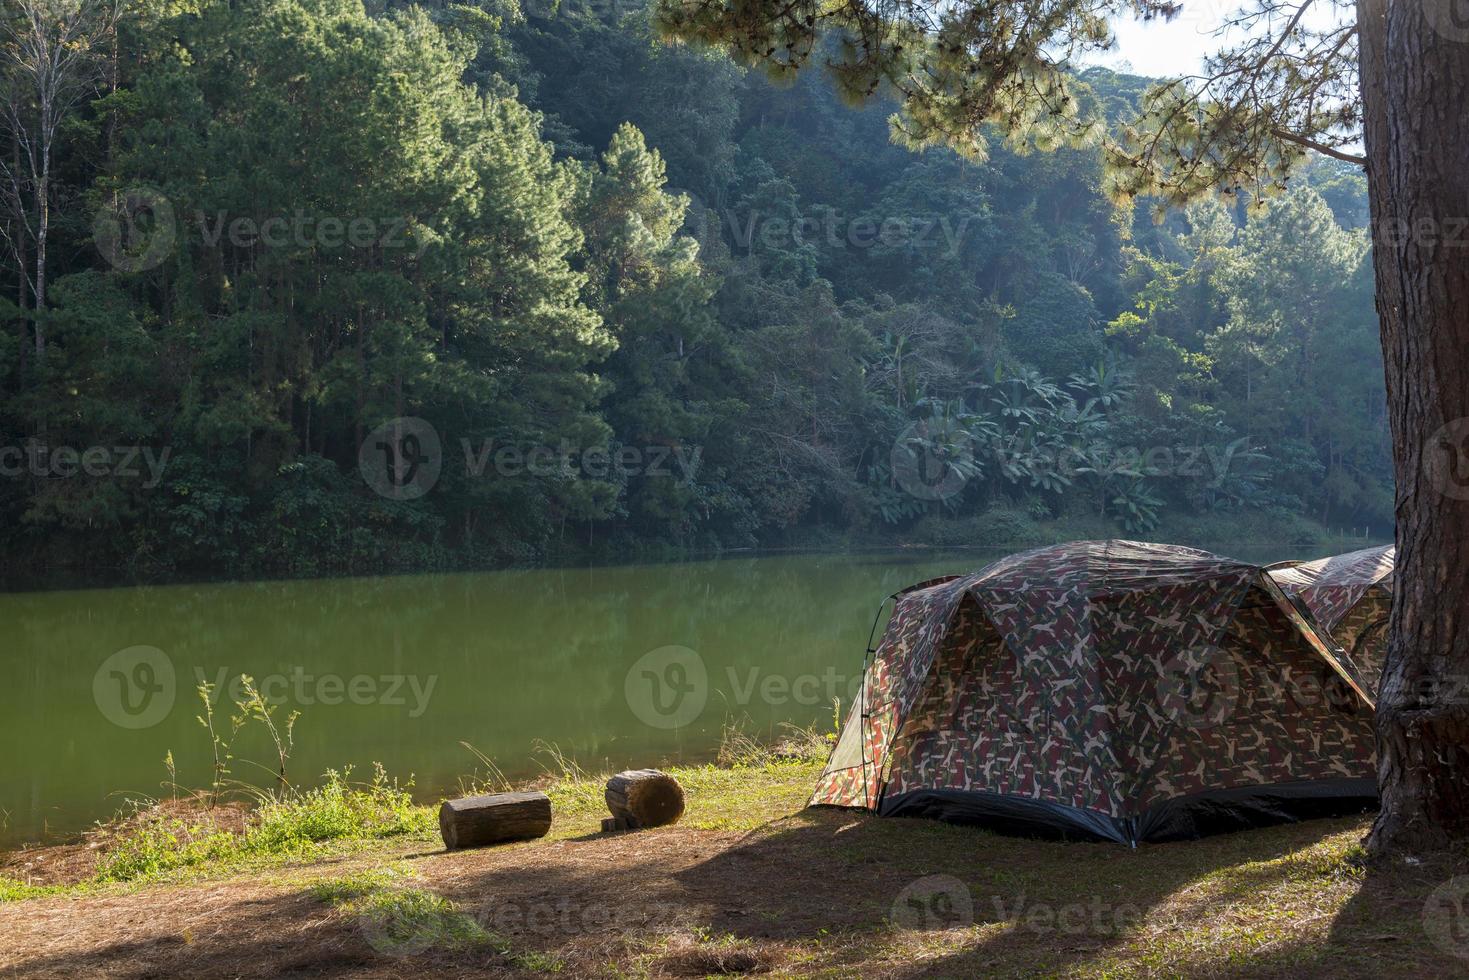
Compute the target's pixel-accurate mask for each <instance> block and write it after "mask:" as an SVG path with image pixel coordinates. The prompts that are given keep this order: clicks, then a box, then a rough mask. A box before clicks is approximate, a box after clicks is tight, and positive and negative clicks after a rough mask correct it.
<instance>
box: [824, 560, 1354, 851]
mask: <svg viewBox="0 0 1469 980" xmlns="http://www.w3.org/2000/svg"><path fill="white" fill-rule="evenodd" d="M891 598H892V599H893V600H894V602H895V604H894V607H893V611H892V615H891V616H890V617H889V619H888V622H887V626H886V628H885V630H884V632H883V634H882V639H881V641H880V642H879V643H878V644H877V646H876V648H875V649H873V650H871V651H869V653H870V660H869V662H868V663H867V666H866V668H865V671H864V676H863V682H862V686H861V688H860V693H859V696H858V700H857V702H856V704H855V705H854V706H853V710H852V711H851V713H850V715H849V716H848V718H847V721H846V724H845V725H844V727H843V729H842V733H841V737H840V738H839V739H838V742H837V745H836V747H835V749H834V750H833V751H832V754H831V758H830V759H829V760H828V762H827V765H826V769H825V770H824V772H823V773H822V775H821V779H820V782H819V784H818V785H817V788H816V792H815V794H814V795H813V797H812V799H811V803H812V804H813V805H833V806H842V807H854V808H861V809H867V810H872V811H876V812H877V813H879V814H881V815H883V816H922V817H933V818H938V819H943V820H949V821H954V822H959V823H976V824H980V825H983V826H987V827H990V828H992V829H996V830H1000V831H1005V832H1012V833H1024V834H1031V835H1041V836H1059V837H1063V838H1078V839H1093V840H1109V841H1117V842H1119V843H1126V844H1132V845H1136V844H1137V843H1138V842H1139V841H1166V840H1180V839H1189V838H1194V837H1198V836H1202V835H1204V834H1209V833H1218V832H1222V831H1229V830H1237V829H1242V828H1246V827H1255V826H1261V825H1264V824H1269V823H1276V822H1281V821H1292V820H1298V819H1303V818H1306V817H1313V816H1326V815H1334V814H1342V813H1355V812H1361V811H1363V810H1366V809H1370V808H1371V807H1373V806H1375V805H1376V779H1375V765H1374V741H1373V730H1372V710H1373V703H1372V699H1371V697H1370V696H1369V694H1368V693H1367V691H1366V688H1365V686H1364V684H1363V681H1362V677H1361V675H1360V672H1359V671H1358V670H1357V667H1356V665H1355V664H1354V663H1352V662H1351V660H1350V658H1349V657H1347V656H1345V655H1344V654H1343V653H1342V652H1341V651H1340V650H1339V649H1338V648H1336V647H1335V646H1334V645H1332V644H1330V643H1328V642H1326V641H1324V640H1323V639H1322V637H1321V636H1320V635H1319V634H1318V633H1317V632H1316V630H1315V628H1314V627H1313V626H1312V625H1311V624H1310V623H1309V622H1308V620H1307V618H1306V617H1303V616H1302V615H1301V614H1300V613H1299V612H1298V611H1297V610H1296V608H1295V606H1294V605H1293V604H1292V603H1291V601H1290V599H1289V598H1287V597H1286V595H1285V594H1284V593H1283V592H1281V590H1280V589H1279V588H1278V587H1277V586H1276V585H1275V583H1274V581H1273V580H1272V579H1271V577H1270V576H1269V575H1268V574H1267V573H1266V572H1265V571H1264V569H1262V568H1261V567H1259V566H1257V565H1251V564H1246V563H1243V562H1238V561H1234V560H1232V559H1229V558H1222V557H1219V556H1217V555H1212V554H1209V553H1207V552H1203V551H1196V550H1194V549H1191V548H1181V547H1175V546H1170V545H1159V544H1147V543H1142V542H1136V541H1084V542H1077V543H1072V544H1064V545H1055V546H1051V547H1045V548H1038V549H1035V550H1033V551H1027V552H1024V553H1021V554H1018V555H1012V556H1011V557H1009V558H1005V559H1002V560H1000V561H998V562H995V563H994V564H992V565H990V566H988V567H987V568H985V569H983V570H982V571H980V572H977V573H975V574H972V575H967V576H962V577H950V578H944V579H936V580H933V581H930V582H925V583H923V584H921V585H917V586H914V587H912V588H910V589H907V590H905V591H903V592H900V593H897V594H896V595H895V596H893V597H891Z"/></svg>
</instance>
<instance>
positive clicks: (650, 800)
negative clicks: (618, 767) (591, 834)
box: [602, 769, 683, 830]
mask: <svg viewBox="0 0 1469 980" xmlns="http://www.w3.org/2000/svg"><path fill="white" fill-rule="evenodd" d="M606 797H607V809H609V810H611V811H612V819H611V820H603V821H602V829H603V830H636V829H638V828H640V827H661V826H663V825H664V824H670V823H676V822H677V821H678V818H679V817H681V816H683V787H682V786H680V785H679V784H678V780H676V779H674V778H673V777H672V776H670V775H668V773H666V772H659V771H658V770H657V769H632V770H629V771H627V772H620V773H618V774H617V775H615V776H613V777H612V778H611V779H609V780H607V792H606Z"/></svg>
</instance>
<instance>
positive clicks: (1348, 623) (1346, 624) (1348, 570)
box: [1270, 545, 1397, 697]
mask: <svg viewBox="0 0 1469 980" xmlns="http://www.w3.org/2000/svg"><path fill="white" fill-rule="evenodd" d="M1396 557H1397V549H1396V548H1394V547H1393V546H1392V545H1383V546H1382V547H1380V548H1365V549H1363V550H1362V551H1353V552H1350V553H1348V554H1345V555H1334V556H1332V557H1331V558H1322V559H1320V560H1318V561H1308V562H1303V563H1300V564H1293V565H1290V566H1287V567H1283V568H1280V567H1272V568H1271V569H1270V577H1271V578H1273V579H1275V582H1276V584H1277V585H1279V586H1280V587H1281V589H1282V590H1283V591H1284V592H1285V593H1286V595H1289V596H1291V597H1292V598H1294V599H1297V600H1298V601H1299V602H1300V603H1301V604H1302V605H1304V606H1305V607H1306V609H1307V610H1309V612H1310V613H1311V615H1312V616H1313V617H1314V618H1315V620H1316V624H1317V625H1319V626H1320V627H1321V628H1322V629H1323V630H1325V631H1326V632H1327V634H1328V635H1329V636H1330V637H1331V638H1332V639H1333V640H1334V641H1335V642H1336V643H1337V644H1338V645H1339V646H1341V647H1342V648H1343V649H1345V650H1346V651H1347V653H1349V654H1350V655H1351V658H1352V660H1354V661H1355V662H1356V664H1357V666H1358V667H1360V668H1361V670H1362V674H1363V676H1365V677H1366V678H1367V681H1368V684H1369V687H1370V690H1371V691H1372V693H1373V696H1374V697H1375V696H1376V693H1377V687H1378V684H1379V683H1380V682H1381V680H1382V663H1383V661H1384V659H1386V657H1387V616H1388V613H1389V612H1391V611H1392V579H1393V563H1394V560H1395V559H1396Z"/></svg>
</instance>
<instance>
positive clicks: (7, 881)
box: [0, 875, 66, 903]
mask: <svg viewBox="0 0 1469 980" xmlns="http://www.w3.org/2000/svg"><path fill="white" fill-rule="evenodd" d="M64 891H66V888H65V887H63V886H61V885H29V884H26V883H25V882H24V881H17V880H16V879H14V878H7V877H5V876H4V875H0V903H4V902H21V901H24V900H25V899H28V898H41V897H42V896H45V895H56V894H59V893H61V892H64Z"/></svg>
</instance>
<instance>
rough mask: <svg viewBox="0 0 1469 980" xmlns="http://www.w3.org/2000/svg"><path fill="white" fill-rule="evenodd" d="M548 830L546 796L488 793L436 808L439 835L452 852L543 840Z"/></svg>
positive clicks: (549, 818) (548, 819)
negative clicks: (514, 841) (507, 843)
mask: <svg viewBox="0 0 1469 980" xmlns="http://www.w3.org/2000/svg"><path fill="white" fill-rule="evenodd" d="M550 829H551V798H550V797H548V796H547V795H546V794H545V793H491V794H490V795H488V796H469V797H466V798H464V799H462V800H445V801H444V805H443V806H441V807H439V833H440V834H442V835H443V837H444V846H445V847H446V848H448V849H449V850H451V851H456V850H459V849H460V848H464V847H484V846H485V845H486V844H499V843H503V842H505V841H512V840H531V839H533V838H536V837H544V836H546V831H548V830H550Z"/></svg>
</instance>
